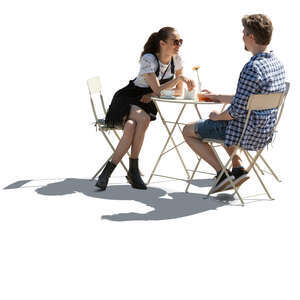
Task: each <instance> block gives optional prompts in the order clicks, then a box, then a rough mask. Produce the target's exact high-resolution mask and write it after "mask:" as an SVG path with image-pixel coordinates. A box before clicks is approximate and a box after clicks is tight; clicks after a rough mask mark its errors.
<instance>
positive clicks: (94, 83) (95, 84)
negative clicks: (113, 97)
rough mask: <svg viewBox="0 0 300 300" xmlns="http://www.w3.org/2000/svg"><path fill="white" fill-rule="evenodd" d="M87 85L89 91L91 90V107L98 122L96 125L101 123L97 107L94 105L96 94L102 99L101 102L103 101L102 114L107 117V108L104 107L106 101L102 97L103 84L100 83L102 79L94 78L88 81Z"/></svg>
mask: <svg viewBox="0 0 300 300" xmlns="http://www.w3.org/2000/svg"><path fill="white" fill-rule="evenodd" d="M87 85H88V89H89V93H90V100H91V105H92V110H93V113H94V117H95V120H96V123H97V124H98V123H99V118H98V116H97V110H96V106H95V103H94V97H93V95H94V94H97V96H99V97H100V101H101V113H102V114H104V115H106V108H105V105H104V100H103V96H102V89H101V82H100V78H99V77H93V78H90V79H88V80H87ZM98 125H100V124H98Z"/></svg>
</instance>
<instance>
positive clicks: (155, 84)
mask: <svg viewBox="0 0 300 300" xmlns="http://www.w3.org/2000/svg"><path fill="white" fill-rule="evenodd" d="M144 76H145V79H146V82H147V84H148V85H149V86H150V88H151V89H152V91H153V94H154V96H159V94H160V92H161V91H162V90H164V89H167V88H172V87H173V86H174V85H176V84H178V83H179V82H180V81H181V80H182V78H181V77H176V78H174V79H172V80H170V81H168V82H166V83H164V84H162V85H161V84H160V83H159V80H158V78H157V77H156V75H155V73H147V74H144Z"/></svg>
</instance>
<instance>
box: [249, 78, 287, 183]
mask: <svg viewBox="0 0 300 300" xmlns="http://www.w3.org/2000/svg"><path fill="white" fill-rule="evenodd" d="M285 86H286V89H285V92H284V98H283V102H282V104H281V106H280V110H279V113H278V118H277V122H276V126H275V129H274V132H276V131H277V124H278V122H279V120H280V118H281V115H282V111H283V108H284V104H285V99H286V96H287V95H288V92H289V89H290V83H289V82H286V83H285ZM246 153H247V155H250V153H249V152H248V151H246ZM259 160H260V161H262V162H263V164H264V165H265V167H267V170H263V169H262V167H261V166H260V165H259V164H258V161H257V162H255V166H256V167H257V169H258V171H259V172H260V173H261V174H262V175H265V174H270V175H272V176H273V177H274V178H275V179H276V180H277V181H278V182H281V180H280V179H279V176H277V174H276V173H275V171H274V170H273V169H272V168H271V166H270V165H269V164H268V163H267V161H266V160H265V158H264V157H263V155H260V157H259Z"/></svg>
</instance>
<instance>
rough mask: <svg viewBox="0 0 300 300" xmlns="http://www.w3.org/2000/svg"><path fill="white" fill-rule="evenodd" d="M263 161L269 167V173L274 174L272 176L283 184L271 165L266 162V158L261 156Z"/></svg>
mask: <svg viewBox="0 0 300 300" xmlns="http://www.w3.org/2000/svg"><path fill="white" fill-rule="evenodd" d="M260 158H261V160H262V161H263V162H264V164H265V165H266V166H267V168H268V169H269V171H270V172H271V173H272V175H273V176H274V177H275V179H276V180H277V181H278V182H282V180H280V179H279V178H278V176H277V175H276V174H275V172H274V171H273V170H272V168H271V167H270V166H269V164H268V163H267V162H266V160H265V159H264V157H263V156H262V155H261V156H260Z"/></svg>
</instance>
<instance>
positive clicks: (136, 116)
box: [129, 105, 150, 159]
mask: <svg viewBox="0 0 300 300" xmlns="http://www.w3.org/2000/svg"><path fill="white" fill-rule="evenodd" d="M129 119H130V120H133V121H135V122H136V127H135V133H134V137H133V141H132V146H131V158H133V159H136V158H138V157H139V154H140V151H141V148H142V145H143V142H144V137H145V132H146V130H147V128H148V126H149V123H150V117H149V115H148V114H147V113H146V112H145V111H144V110H142V109H141V108H139V107H138V106H135V105H132V106H131V110H130V114H129Z"/></svg>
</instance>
